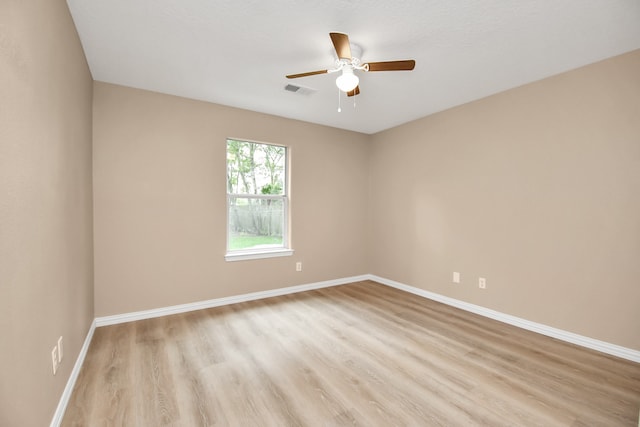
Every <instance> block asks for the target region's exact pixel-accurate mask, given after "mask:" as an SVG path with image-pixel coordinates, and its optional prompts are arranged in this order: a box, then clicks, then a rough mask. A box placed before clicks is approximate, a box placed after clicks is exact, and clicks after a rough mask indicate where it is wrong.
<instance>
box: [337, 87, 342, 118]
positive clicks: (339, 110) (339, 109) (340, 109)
mask: <svg viewBox="0 0 640 427" xmlns="http://www.w3.org/2000/svg"><path fill="white" fill-rule="evenodd" d="M341 111H342V108H340V89H338V113H339V112H341Z"/></svg>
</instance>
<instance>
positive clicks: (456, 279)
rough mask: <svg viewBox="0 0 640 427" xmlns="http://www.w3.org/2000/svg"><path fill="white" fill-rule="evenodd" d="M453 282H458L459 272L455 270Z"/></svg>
mask: <svg viewBox="0 0 640 427" xmlns="http://www.w3.org/2000/svg"><path fill="white" fill-rule="evenodd" d="M453 283H460V273H458V272H457V271H454V272H453Z"/></svg>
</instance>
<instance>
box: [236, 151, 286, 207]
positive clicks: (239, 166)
mask: <svg viewBox="0 0 640 427" xmlns="http://www.w3.org/2000/svg"><path fill="white" fill-rule="evenodd" d="M285 157H286V149H285V147H281V146H278V145H269V144H258V143H254V142H247V141H237V140H234V139H228V140H227V192H228V193H229V194H280V195H282V194H285V188H286V186H285V182H284V179H285V173H286V170H285V162H286V160H285Z"/></svg>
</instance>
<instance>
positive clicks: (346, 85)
mask: <svg viewBox="0 0 640 427" xmlns="http://www.w3.org/2000/svg"><path fill="white" fill-rule="evenodd" d="M359 82H360V79H359V78H358V76H356V75H355V74H354V73H353V69H351V68H345V69H344V70H342V74H341V75H339V76H338V78H337V79H336V86H338V89H340V90H341V91H343V92H350V91H352V90H354V89H355V88H356V86H358V83H359Z"/></svg>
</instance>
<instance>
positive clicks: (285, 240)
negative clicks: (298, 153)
mask: <svg viewBox="0 0 640 427" xmlns="http://www.w3.org/2000/svg"><path fill="white" fill-rule="evenodd" d="M229 140H233V141H242V142H247V143H250V144H260V145H273V146H276V147H282V148H284V150H285V157H284V173H283V180H284V183H283V189H282V190H283V194H244V193H228V192H227V206H226V210H227V242H226V246H227V247H226V254H225V257H224V258H225V260H226V261H245V260H251V259H262V258H274V257H283V256H292V255H293V252H294V251H293V249H291V248H290V247H289V246H290V245H289V225H290V223H289V147H287V146H284V145H279V144H272V143H267V142H258V141H251V140H247V139H242V138H227V139H226V140H225V170H226V168H228V164H227V162H228V160H227V155H226V153H227V150H228V148H227V144H228V141H229ZM226 179H228V174H227V173H225V180H226ZM225 188H227V189H228V188H229V186H228V185H225ZM227 191H228V190H227ZM233 198H241V199H254V200H279V201H281V202H282V210H283V218H282V246H278V247H271V248H258V249H256V248H253V249H237V250H230V249H229V243H230V236H231V229H230V225H231V222H230V218H229V211H230V209H229V208H230V206H231V199H233Z"/></svg>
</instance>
